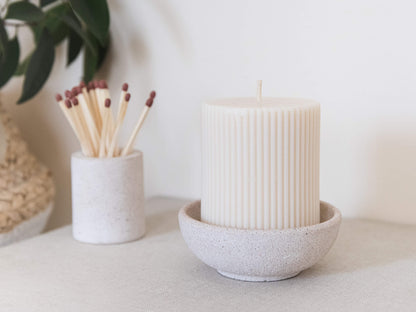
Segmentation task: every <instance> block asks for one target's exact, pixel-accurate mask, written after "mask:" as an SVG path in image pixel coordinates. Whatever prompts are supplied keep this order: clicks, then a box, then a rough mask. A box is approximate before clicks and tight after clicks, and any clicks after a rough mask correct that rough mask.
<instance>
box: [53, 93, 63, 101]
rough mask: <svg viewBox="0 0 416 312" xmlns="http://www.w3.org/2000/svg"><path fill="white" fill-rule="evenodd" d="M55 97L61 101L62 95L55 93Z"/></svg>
mask: <svg viewBox="0 0 416 312" xmlns="http://www.w3.org/2000/svg"><path fill="white" fill-rule="evenodd" d="M55 99H56V101H58V102H60V101H62V95H60V94H59V93H58V94H57V95H55Z"/></svg>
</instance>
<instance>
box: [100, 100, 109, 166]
mask: <svg viewBox="0 0 416 312" xmlns="http://www.w3.org/2000/svg"><path fill="white" fill-rule="evenodd" d="M110 106H111V100H110V99H106V100H105V102H104V124H103V129H102V131H101V140H100V151H99V155H98V156H99V157H100V158H102V157H105V151H106V140H107V136H108V130H109V129H108V128H109V127H108V122H109V119H110Z"/></svg>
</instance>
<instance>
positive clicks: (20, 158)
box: [0, 103, 55, 234]
mask: <svg viewBox="0 0 416 312" xmlns="http://www.w3.org/2000/svg"><path fill="white" fill-rule="evenodd" d="M0 123H1V124H2V126H3V130H4V136H5V137H4V138H0V144H1V141H3V142H5V143H6V149H5V154H4V157H1V158H0V234H2V233H6V232H9V231H11V230H12V229H13V228H14V227H15V226H17V225H18V224H20V223H21V222H23V221H25V220H28V219H30V218H32V217H33V216H35V215H36V214H38V213H39V212H41V211H43V210H45V209H46V208H47V206H48V204H49V203H51V201H52V200H53V197H54V195H55V187H54V183H53V179H52V174H51V172H50V171H49V170H48V169H47V168H46V167H45V166H44V165H42V164H41V163H39V161H38V160H37V159H36V158H35V157H34V156H33V155H32V154H31V153H30V152H29V150H28V147H27V144H26V142H25V141H24V140H23V139H22V137H21V135H20V132H19V129H18V128H17V126H16V125H15V124H14V123H13V121H12V119H11V118H10V116H9V115H8V114H7V113H6V112H5V110H4V109H3V107H2V106H1V103H0ZM0 126H1V125H0ZM0 135H3V134H0Z"/></svg>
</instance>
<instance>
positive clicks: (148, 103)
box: [146, 98, 153, 107]
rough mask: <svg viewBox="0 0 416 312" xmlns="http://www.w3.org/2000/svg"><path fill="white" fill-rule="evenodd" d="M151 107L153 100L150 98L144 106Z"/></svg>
mask: <svg viewBox="0 0 416 312" xmlns="http://www.w3.org/2000/svg"><path fill="white" fill-rule="evenodd" d="M152 105H153V99H152V98H148V99H147V101H146V106H149V107H152Z"/></svg>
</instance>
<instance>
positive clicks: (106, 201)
mask: <svg viewBox="0 0 416 312" xmlns="http://www.w3.org/2000/svg"><path fill="white" fill-rule="evenodd" d="M71 170H72V222H73V236H74V238H75V239H76V240H79V241H81V242H85V243H92V244H117V243H124V242H128V241H132V240H136V239H138V238H140V237H142V236H143V235H144V233H145V215H144V194H143V193H144V192H143V154H142V153H141V152H139V151H134V152H133V153H132V154H130V155H128V156H124V157H115V158H91V157H86V156H84V155H83V154H81V153H79V152H78V153H75V154H73V155H72V162H71Z"/></svg>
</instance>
